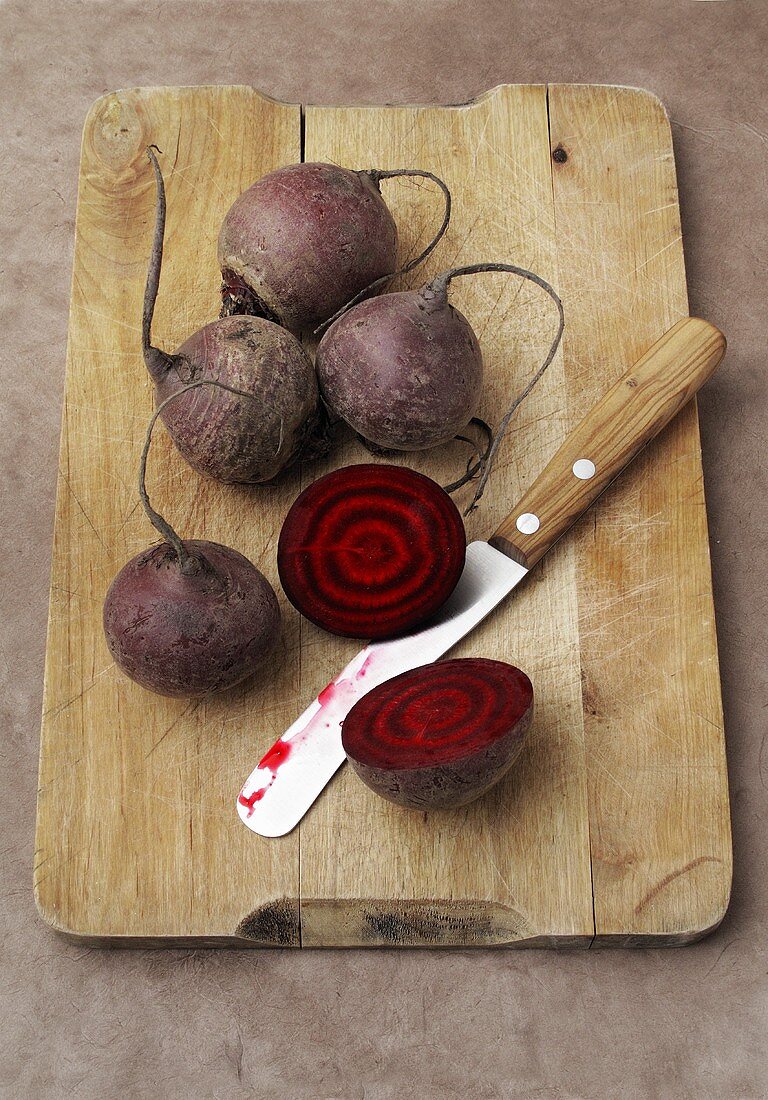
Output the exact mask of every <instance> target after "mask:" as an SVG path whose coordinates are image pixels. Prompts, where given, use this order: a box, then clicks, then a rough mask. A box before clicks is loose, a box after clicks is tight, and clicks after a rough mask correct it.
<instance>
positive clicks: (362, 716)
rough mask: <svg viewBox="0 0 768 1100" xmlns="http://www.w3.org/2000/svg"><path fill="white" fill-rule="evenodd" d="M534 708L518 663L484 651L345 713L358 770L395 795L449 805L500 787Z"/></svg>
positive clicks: (407, 678)
mask: <svg viewBox="0 0 768 1100" xmlns="http://www.w3.org/2000/svg"><path fill="white" fill-rule="evenodd" d="M532 715H533V687H532V685H531V681H530V680H529V679H528V677H527V676H526V675H525V673H524V672H522V671H521V670H520V669H519V668H515V666H514V665H510V664H507V663H505V662H504V661H492V660H488V659H486V658H483V657H468V658H467V657H465V658H457V659H455V660H451V661H438V662H436V663H435V664H430V665H424V666H423V667H421V668H415V669H412V670H411V671H410V672H404V673H402V674H401V675H400V676H395V677H393V678H392V679H391V680H387V681H386V682H385V683H383V684H380V685H379V686H378V687H376V688H374V689H373V690H372V691H370V692H368V694H367V695H364V696H363V698H362V699H360V700H358V702H357V703H355V705H354V707H352V709H351V711H350V712H349V714H348V715H347V717H346V718H345V719H344V724H343V727H342V743H343V745H344V751H345V752H346V754H347V758H348V759H349V762H350V764H351V765H352V767H353V769H354V770H355V772H356V773H357V775H358V776H359V777H360V778H361V779H362V780H363V782H364V783H366V784H367V785H368V786H369V787H370V788H371V789H372V790H374V791H375V792H376V793H377V794H379V795H381V796H382V797H383V798H387V799H389V801H390V802H396V803H398V804H399V805H401V806H407V807H409V808H411V809H450V808H452V807H454V806H463V805H466V803H468V802H471V801H473V800H474V799H475V798H478V797H479V796H480V795H482V794H484V793H485V792H486V791H488V790H489V789H490V788H491V787H493V786H494V785H495V784H496V783H497V782H498V781H499V780H500V779H501V778H502V776H503V775H504V774H505V773H506V772H507V771H508V770H509V768H510V767H511V766H512V764H513V763H514V762H515V760H516V759H517V757H518V755H519V754H520V750H521V749H522V746H523V742H524V740H525V734H526V733H527V731H528V728H529V726H530V722H531V718H532Z"/></svg>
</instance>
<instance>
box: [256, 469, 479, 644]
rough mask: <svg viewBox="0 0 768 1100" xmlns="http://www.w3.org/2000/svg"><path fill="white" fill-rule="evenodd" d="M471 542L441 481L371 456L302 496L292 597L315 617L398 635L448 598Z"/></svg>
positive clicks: (292, 551)
mask: <svg viewBox="0 0 768 1100" xmlns="http://www.w3.org/2000/svg"><path fill="white" fill-rule="evenodd" d="M466 547H467V540H466V535H465V532H464V524H463V523H462V519H461V516H460V515H459V511H458V509H457V508H456V505H455V504H454V503H453V501H452V500H451V498H450V497H449V496H448V494H447V493H446V492H445V490H444V489H441V488H440V486H439V485H438V484H437V483H436V482H434V481H432V480H431V478H428V477H425V476H424V474H418V473H416V472H415V471H414V470H408V469H405V468H403V467H401V466H390V465H384V464H372V463H364V464H362V465H359V466H344V467H342V468H341V469H340V470H334V472H333V473H330V474H327V475H326V476H325V477H321V478H319V479H318V480H317V481H315V482H314V483H313V484H312V485H310V486H309V488H308V489H305V490H304V492H303V493H302V494H301V495H300V496H299V497H297V499H296V500H295V502H294V504H293V506H292V507H291V509H290V511H289V512H288V515H287V516H286V519H285V523H284V524H283V529H282V531H281V532H280V541H279V543H278V548H277V564H278V569H279V571H280V580H281V582H282V585H283V588H284V589H285V594H286V596H287V597H288V599H289V600H290V601H291V603H292V604H293V605H294V607H295V608H297V610H298V611H300V612H301V613H302V615H305V616H306V617H307V618H308V619H311V620H312V622H313V623H317V625H318V626H321V627H323V629H325V630H328V631H330V632H331V633H332V634H340V635H343V636H345V637H350V638H391V637H394V636H395V635H398V634H403V633H405V632H406V631H408V630H410V629H411V628H412V627H415V626H417V625H418V624H419V623H422V622H424V621H425V620H426V619H428V618H429V617H430V616H431V615H433V614H434V613H435V612H436V611H437V610H438V608H440V607H441V606H442V604H443V603H445V601H446V600H447V599H448V597H449V596H450V594H451V592H453V590H454V588H455V587H456V585H457V583H458V580H459V577H460V576H461V571H462V569H463V568H464V556H465V553H466Z"/></svg>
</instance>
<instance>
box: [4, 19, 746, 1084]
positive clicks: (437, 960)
mask: <svg viewBox="0 0 768 1100" xmlns="http://www.w3.org/2000/svg"><path fill="white" fill-rule="evenodd" d="M0 50H1V52H2V65H1V66H0V92H1V93H2V94H1V96H0V100H1V101H0V143H1V144H2V148H3V149H4V156H3V157H2V159H1V160H0V176H1V179H2V183H1V186H0V193H2V197H3V212H4V215H5V216H4V218H3V225H2V231H1V232H2V235H1V236H0V279H2V302H3V314H2V315H3V327H2V342H1V343H0V364H1V369H2V396H3V400H2V411H1V414H0V415H1V416H2V421H1V422H0V464H1V466H0V468H1V469H2V478H0V493H1V494H2V531H3V534H4V539H5V546H4V553H3V554H2V556H0V571H1V572H2V600H3V603H2V636H1V638H0V641H1V644H2V650H1V652H0V676H2V691H1V692H0V706H2V729H1V732H0V765H1V766H0V783H1V784H2V797H0V822H1V824H0V859H1V861H2V890H1V891H0V956H1V958H2V975H1V976H0V1018H2V1019H3V1026H2V1029H1V1032H0V1035H1V1037H0V1094H1V1095H3V1096H13V1097H59V1096H62V1097H63V1096H67V1097H70V1096H71V1097H112V1096H118V1095H120V1096H126V1097H177V1096H178V1097H182V1096H183V1097H185V1098H189V1097H208V1096H211V1097H215V1096H227V1097H247V1096H256V1097H262V1096H263V1097H267V1096H275V1097H296V1098H304V1097H307V1098H344V1100H346V1098H350V1100H352V1098H363V1097H365V1098H366V1100H385V1098H386V1100H388V1098H395V1097H398V1098H399V1097H401V1096H408V1095H411V1096H414V1097H419V1098H421V1100H430V1098H432V1097H434V1098H443V1097H445V1098H453V1097H471V1098H485V1097H489V1098H490V1097H518V1096H519V1097H526V1098H532V1100H533V1098H562V1097H616V1096H622V1097H643V1098H645V1097H649V1098H656V1097H659V1098H667V1097H692V1098H694V1097H695V1098H697V1100H698V1098H702V1097H720V1098H723V1097H764V1096H766V1095H768V1065H766V1053H765V1034H766V1024H767V1023H768V1019H767V1017H768V977H767V972H768V950H767V949H766V912H767V910H768V883H767V876H766V870H767V864H768V860H767V859H766V849H767V848H768V815H766V812H765V806H766V784H767V783H768V747H767V746H766V737H767V734H768V684H767V683H766V679H767V675H768V652H767V648H768V647H767V646H766V619H768V607H766V593H767V592H768V588H767V587H766V581H765V578H766V573H767V571H768V570H767V567H768V560H767V556H766V550H765V530H766V519H768V504H767V501H768V485H767V484H766V482H767V480H768V478H767V476H766V422H767V420H768V398H767V397H766V385H765V312H766V255H767V254H768V248H767V247H766V246H767V244H768V241H766V236H767V235H768V234H767V230H766V224H767V219H766V212H767V205H768V204H767V201H766V195H767V194H768V186H767V185H768V168H767V165H768V97H767V96H766V90H765V89H766V59H765V55H766V51H767V50H768V5H767V4H766V3H765V2H761V0H663V2H662V0H645V2H640V0H638V2H636V3H627V2H626V0H571V2H567V0H559V2H554V0H525V2H509V0H507V2H505V0H476V2H475V3H463V2H451V0H442V2H438V0H378V2H377V3H375V4H374V3H370V2H353V0H333V2H323V0H277V2H259V0H253V2H250V3H242V2H226V3H221V4H216V3H199V2H188V3H168V4H161V3H158V2H155V3H125V2H120V0H117V2H113V3H109V4H107V3H97V2H93V3H82V2H81V3H77V2H74V0H66V2H53V3H38V4H32V3H14V2H11V3H5V4H3V5H2V6H0ZM547 80H553V81H577V82H596V83H619V84H631V85H638V86H642V87H646V88H649V89H651V90H652V91H654V92H656V93H657V94H658V95H659V96H661V98H662V99H663V100H664V102H665V103H666V105H667V107H668V109H669V112H670V115H671V118H672V127H673V132H674V138H675V143H676V154H677V164H678V172H679V180H680V195H681V205H682V215H683V229H684V243H685V251H686V261H687V269H688V277H689V287H690V298H691V308H692V311H693V312H695V313H700V314H702V315H704V316H706V317H707V318H708V319H710V320H712V321H714V322H715V323H716V324H718V325H720V326H721V327H722V328H723V330H724V331H725V332H726V334H727V336H728V340H729V351H728V355H727V358H726V361H725V363H724V364H723V366H722V368H721V370H720V371H719V373H718V375H717V376H716V378H715V379H714V380H713V381H712V382H711V383H710V384H709V385H708V386H707V388H706V390H705V392H704V393H703V394H702V396H701V399H700V408H701V419H702V437H703V451H704V465H705V472H706V489H707V500H708V509H709V515H710V524H711V527H710V533H711V543H712V559H713V570H714V578H715V600H716V610H717V622H718V631H719V638H720V649H721V662H722V674H723V691H724V699H725V709H726V722H727V727H726V728H727V736H728V755H729V764H730V777H731V796H732V808H733V831H734V844H735V863H736V869H735V879H734V891H733V901H732V905H731V909H730V912H729V914H728V916H727V918H726V920H725V922H724V924H723V925H722V927H721V928H720V930H719V931H718V932H717V933H716V934H714V935H713V936H711V937H710V938H709V939H708V940H706V941H704V942H702V943H701V944H699V945H696V946H694V947H688V948H682V949H677V950H661V949H658V950H656V949H654V950H634V951H610V950H604V951H590V952H586V951H581V952H571V953H562V954H555V953H552V952H544V951H529V952H514V951H497V952H491V951H477V952H463V951H456V952H410V953H409V952H401V951H382V952H376V953H374V952H341V951H328V952H323V953H305V954H300V953H298V952H296V953H291V952H279V951H264V952H254V953H247V952H227V951H219V952H184V951H173V952H165V953H159V952H158V953H151V952H144V951H140V952H114V951H113V952H110V951H100V950H88V949H84V948H83V947H79V946H77V945H72V944H69V943H66V942H64V941H63V940H60V939H58V938H57V937H56V936H55V935H54V934H53V933H52V932H50V931H49V929H48V928H47V927H45V926H44V925H43V924H42V922H41V921H40V920H39V918H38V917H37V914H36V912H35V908H34V903H33V900H32V894H31V866H32V850H33V828H34V813H35V788H36V770H37V750H38V735H39V714H40V704H41V694H42V673H43V657H44V648H45V625H46V616H47V604H48V572H49V566H50V537H51V530H52V522H53V505H54V489H55V477H56V462H57V448H58V438H59V427H60V416H61V401H62V387H63V378H64V352H65V344H66V325H67V309H68V298H69V280H70V271H71V262H72V249H73V230H74V214H75V188H76V180H77V166H78V157H79V142H80V133H81V129H82V124H83V120H84V117H85V114H86V111H87V109H88V107H89V105H90V104H91V103H92V101H93V100H94V99H95V98H96V97H97V96H99V95H101V94H102V93H104V92H107V91H111V90H114V89H115V88H120V87H128V86H133V85H150V84H198V83H220V84H230V83H244V84H253V85H255V86H256V87H258V88H260V89H261V90H263V91H264V92H267V93H269V94H270V95H272V96H274V97H276V98H278V99H284V100H288V101H292V102H298V101H300V102H305V103H306V102H310V103H312V102H314V103H340V104H341V103H345V102H358V103H386V102H391V103H398V102H424V103H440V102H446V103H455V102H461V101H464V100H467V99H468V98H471V97H472V96H474V95H476V94H478V93H480V92H482V91H484V90H485V89H487V88H489V87H492V86H493V85H495V84H497V83H501V82H505V81H507V82H543V81H547Z"/></svg>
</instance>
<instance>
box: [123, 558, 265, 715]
mask: <svg viewBox="0 0 768 1100" xmlns="http://www.w3.org/2000/svg"><path fill="white" fill-rule="evenodd" d="M183 547H184V550H185V551H186V553H187V558H186V560H185V565H184V568H183V569H182V567H181V565H180V563H179V557H178V554H177V552H176V550H175V549H174V548H173V547H171V546H170V545H169V544H168V543H161V544H160V545H159V546H154V547H152V548H151V549H149V550H145V551H144V552H143V553H141V554H138V555H137V556H136V557H135V558H132V559H131V560H130V561H129V562H128V563H127V564H126V565H124V566H123V568H122V569H121V570H120V572H119V573H118V574H117V576H116V577H115V579H114V581H113V582H112V584H111V586H110V588H109V591H108V592H107V597H106V600H105V603H104V633H105V635H106V639H107V645H108V646H109V650H110V653H111V654H112V656H113V657H114V659H115V663H116V664H117V665H118V666H119V667H120V668H121V669H122V671H123V672H124V673H125V674H126V675H127V676H129V677H130V678H131V679H132V680H135V681H136V682H137V683H139V684H141V685H142V686H143V687H145V688H149V690H150V691H155V692H157V693H158V694H160V695H172V696H188V697H192V698H194V697H199V696H204V695H208V694H210V693H212V692H217V691H223V690H225V689H226V688H230V687H233V686H234V685H235V684H238V683H240V681H241V680H244V679H245V678H246V677H247V676H250V675H251V674H252V673H255V672H257V671H258V670H259V668H260V666H261V665H262V663H263V662H264V660H265V658H266V657H267V656H268V655H269V653H270V651H271V650H272V649H273V647H274V645H275V642H276V639H277V636H278V628H279V625H280V608H279V606H278V603H277V598H276V596H275V594H274V592H273V591H272V588H271V586H270V584H269V582H268V581H267V580H266V578H265V577H264V576H263V575H262V574H261V573H260V572H259V570H258V569H257V568H256V567H255V566H254V565H252V564H251V562H249V561H248V559H247V558H244V557H243V555H242V554H238V553H237V551H236V550H232V549H230V548H229V547H227V546H220V545H219V544H218V543H215V542H205V541H196V540H190V541H185V542H184V543H183Z"/></svg>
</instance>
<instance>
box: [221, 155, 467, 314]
mask: <svg viewBox="0 0 768 1100" xmlns="http://www.w3.org/2000/svg"><path fill="white" fill-rule="evenodd" d="M395 176H421V177H423V178H427V179H431V180H433V181H434V182H435V183H437V184H438V186H439V187H440V188H441V189H442V191H443V195H444V197H445V201H446V210H445V216H444V219H443V224H442V225H441V227H440V230H439V231H438V233H437V235H436V236H435V238H434V240H433V241H432V242H431V243H430V245H429V246H428V247H427V248H426V249H425V250H424V252H422V253H421V255H420V256H418V257H417V258H416V259H415V260H412V261H411V262H410V263H409V264H407V265H406V269H407V270H411V268H412V267H415V266H416V264H417V263H420V262H421V261H422V260H423V259H425V257H426V256H428V255H429V253H430V252H431V251H432V249H433V248H434V247H435V245H436V244H437V242H438V241H439V240H440V238H441V237H442V235H443V233H444V232H445V230H446V228H447V226H448V221H449V219H450V192H449V191H448V188H447V187H446V186H445V184H444V183H443V181H442V180H440V179H439V178H438V177H437V176H434V175H433V174H432V173H431V172H421V171H419V170H416V169H396V170H393V171H389V172H384V171H378V170H376V169H371V170H370V171H361V172H356V171H352V170H351V169H349V168H342V167H339V166H338V165H335V164H322V163H303V164H290V165H287V166H286V167H284V168H278V169H277V170H276V171H274V172H270V173H268V174H267V175H266V176H262V178H261V179H259V180H257V181H256V182H255V183H254V184H253V185H252V186H251V187H249V188H248V190H247V191H244V192H243V193H242V195H240V196H239V197H238V198H237V199H236V200H235V202H234V203H233V205H232V206H231V208H230V210H229V211H228V213H227V215H226V216H225V218H224V222H223V224H222V227H221V231H220V233H219V246H218V256H219V265H220V267H221V274H222V298H223V306H222V313H223V314H228V313H249V314H253V315H256V316H260V317H266V318H268V319H269V320H272V321H277V322H279V323H280V324H281V325H284V326H285V327H286V328H288V329H290V330H291V332H294V333H296V334H297V335H298V334H300V333H302V332H305V331H308V330H310V329H312V328H314V327H315V325H317V324H318V323H319V322H321V321H324V320H326V319H327V318H329V317H330V316H331V315H332V314H333V313H335V312H336V310H338V309H339V308H340V307H341V306H343V305H344V304H345V303H347V302H349V301H350V299H352V298H353V297H354V296H355V295H357V294H358V293H359V292H361V291H363V290H364V289H368V288H370V287H371V284H379V283H382V282H384V281H386V279H387V278H390V277H392V276H393V275H395V274H397V273H398V272H397V271H396V268H397V226H396V225H395V221H394V218H393V217H392V214H391V213H390V210H389V207H388V206H387V204H386V203H385V201H384V199H383V198H382V195H381V191H380V189H379V182H380V180H382V179H390V178H393V177H395ZM401 270H402V269H401Z"/></svg>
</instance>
